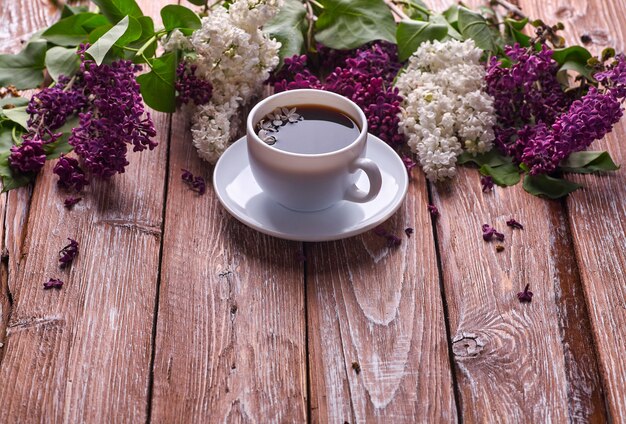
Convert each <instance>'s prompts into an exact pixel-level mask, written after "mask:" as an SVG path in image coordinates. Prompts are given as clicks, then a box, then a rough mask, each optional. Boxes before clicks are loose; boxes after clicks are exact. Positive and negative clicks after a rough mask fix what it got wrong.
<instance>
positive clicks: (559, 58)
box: [552, 46, 591, 65]
mask: <svg viewBox="0 0 626 424" xmlns="http://www.w3.org/2000/svg"><path fill="white" fill-rule="evenodd" d="M590 58H591V53H589V50H587V49H586V48H584V47H581V46H571V47H567V48H564V49H554V53H552V59H554V60H556V62H557V63H559V64H560V65H562V64H564V63H565V62H567V61H574V62H578V63H580V64H583V65H584V64H586V63H587V60H589V59H590Z"/></svg>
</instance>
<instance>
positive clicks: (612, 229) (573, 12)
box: [524, 0, 626, 422]
mask: <svg viewBox="0 0 626 424" xmlns="http://www.w3.org/2000/svg"><path fill="white" fill-rule="evenodd" d="M524 5H525V10H526V12H527V13H529V14H533V15H535V16H538V17H541V18H543V19H545V20H546V21H549V20H557V19H558V20H562V21H563V22H564V23H565V26H566V28H567V35H568V36H567V37H566V38H568V41H570V42H580V41H579V40H580V37H581V36H582V35H589V36H590V37H591V39H592V44H591V45H590V46H589V48H590V49H591V50H592V51H593V52H594V53H596V54H597V53H599V52H600V51H601V50H602V49H603V48H604V47H606V46H607V45H615V46H616V47H617V49H618V50H619V51H623V49H624V47H625V46H626V32H625V31H624V25H625V24H626V1H624V0H615V1H611V2H605V1H593V0H589V1H585V0H573V1H550V2H546V4H544V5H542V6H541V7H539V5H538V4H535V3H533V2H529V1H526V2H525V3H524ZM625 137H626V123H625V122H624V120H622V121H621V122H620V123H619V124H618V125H617V126H616V128H615V129H614V131H613V133H611V134H609V135H608V136H607V137H606V138H605V139H604V140H602V141H600V142H596V143H595V144H594V145H592V148H593V149H594V150H608V151H609V152H610V153H611V155H612V156H613V158H614V159H615V161H616V162H617V163H620V164H624V163H626V148H625V147H624V143H623V140H624V138H625ZM571 179H572V180H575V181H577V182H579V183H581V184H583V185H584V186H585V189H584V190H581V191H578V192H576V193H574V194H573V195H571V196H570V197H569V199H568V200H567V211H568V215H569V224H570V227H571V229H572V238H573V245H574V248H575V251H576V256H577V258H578V263H579V268H580V273H581V277H582V282H583V286H584V290H585V294H586V296H587V303H588V308H589V310H590V314H591V323H592V327H593V333H594V337H595V341H596V347H597V350H598V357H599V362H600V369H601V373H602V378H603V381H604V385H605V392H606V395H607V399H608V407H609V411H610V415H611V417H612V418H613V420H615V421H616V422H618V421H620V419H623V417H625V416H626V396H624V393H626V361H624V356H623V352H625V351H626V337H625V333H624V331H625V330H624V329H626V303H625V302H624V299H626V276H625V275H626V224H625V223H624V216H625V215H626V203H625V201H624V199H626V174H625V173H624V171H623V170H620V171H618V172H616V173H613V174H611V175H606V176H595V175H594V176H584V177H583V176H572V177H571Z"/></svg>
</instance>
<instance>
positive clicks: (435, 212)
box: [428, 205, 441, 218]
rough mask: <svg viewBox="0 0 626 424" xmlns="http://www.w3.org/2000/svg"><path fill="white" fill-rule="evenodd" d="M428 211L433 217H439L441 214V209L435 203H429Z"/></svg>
mask: <svg viewBox="0 0 626 424" xmlns="http://www.w3.org/2000/svg"><path fill="white" fill-rule="evenodd" d="M428 212H429V213H430V216H432V217H433V218H439V215H441V214H440V213H439V209H437V206H435V205H428Z"/></svg>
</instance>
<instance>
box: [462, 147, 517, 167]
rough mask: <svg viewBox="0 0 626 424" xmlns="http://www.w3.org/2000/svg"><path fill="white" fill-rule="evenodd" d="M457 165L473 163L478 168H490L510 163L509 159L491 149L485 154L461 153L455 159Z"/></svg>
mask: <svg viewBox="0 0 626 424" xmlns="http://www.w3.org/2000/svg"><path fill="white" fill-rule="evenodd" d="M457 163H458V164H459V165H465V164H468V163H475V164H476V165H478V166H483V165H488V166H491V167H496V166H501V165H506V164H509V163H511V159H510V158H508V157H506V156H503V155H501V154H500V153H498V151H497V150H496V149H492V150H490V151H488V152H487V153H480V154H477V155H472V154H471V153H468V152H463V153H461V154H460V155H459V156H458V157H457Z"/></svg>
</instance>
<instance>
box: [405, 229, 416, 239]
mask: <svg viewBox="0 0 626 424" xmlns="http://www.w3.org/2000/svg"><path fill="white" fill-rule="evenodd" d="M404 233H405V234H406V236H407V237H409V238H411V234H413V233H414V231H413V228H411V227H408V228H405V229H404Z"/></svg>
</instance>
